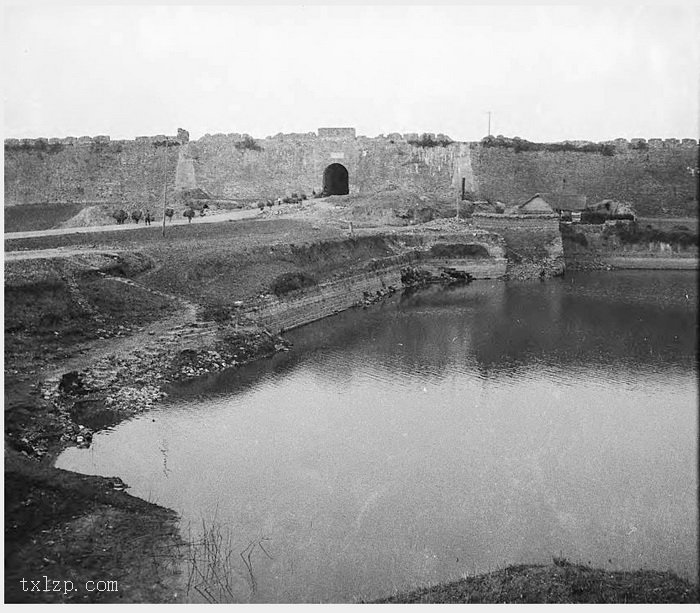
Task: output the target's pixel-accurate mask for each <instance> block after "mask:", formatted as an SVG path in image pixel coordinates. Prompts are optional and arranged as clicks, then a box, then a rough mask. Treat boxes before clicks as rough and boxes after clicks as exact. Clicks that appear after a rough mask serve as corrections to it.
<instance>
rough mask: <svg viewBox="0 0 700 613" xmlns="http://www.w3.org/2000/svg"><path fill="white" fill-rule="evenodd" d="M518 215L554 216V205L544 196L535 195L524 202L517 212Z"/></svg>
mask: <svg viewBox="0 0 700 613" xmlns="http://www.w3.org/2000/svg"><path fill="white" fill-rule="evenodd" d="M515 212H516V213H517V214H518V215H554V214H555V213H554V209H553V208H552V205H551V204H549V202H547V200H545V199H544V197H543V196H542V194H535V195H534V196H532V197H531V198H528V199H527V200H526V201H525V202H523V203H522V204H521V205H520V206H518V208H517V209H516V211H515Z"/></svg>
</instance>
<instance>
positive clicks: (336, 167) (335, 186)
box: [323, 163, 350, 196]
mask: <svg viewBox="0 0 700 613" xmlns="http://www.w3.org/2000/svg"><path fill="white" fill-rule="evenodd" d="M323 193H324V194H325V195H327V196H344V195H345V194H349V193H350V179H349V177H348V169H347V168H345V166H343V165H342V164H338V163H335V164H331V165H330V166H328V167H326V170H324V171H323Z"/></svg>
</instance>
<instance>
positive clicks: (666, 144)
mask: <svg viewBox="0 0 700 613" xmlns="http://www.w3.org/2000/svg"><path fill="white" fill-rule="evenodd" d="M319 138H321V139H341V140H347V139H352V140H355V139H363V140H377V141H390V142H395V143H402V142H403V143H410V142H417V141H420V140H421V139H428V140H432V141H436V142H439V143H449V144H452V143H454V144H460V143H461V144H465V143H464V142H462V141H453V140H452V139H451V138H450V137H449V136H448V135H446V134H441V133H439V134H434V133H432V132H423V133H418V132H407V133H405V134H400V133H398V132H392V133H390V134H386V135H385V134H379V135H378V136H372V137H368V136H357V135H356V134H355V128H319V129H318V133H316V132H298V133H288V134H283V133H282V132H279V133H277V134H275V135H274V136H266V137H264V140H268V141H269V140H278V141H285V142H289V141H308V140H316V139H319ZM246 139H253V137H252V136H250V135H249V134H247V133H238V132H232V133H228V134H224V133H222V132H218V133H215V134H205V135H204V136H202V137H201V138H200V139H199V141H202V142H211V141H224V140H227V141H228V140H230V141H236V142H238V141H243V140H246ZM254 140H263V139H254ZM164 142H168V143H169V144H186V143H187V142H189V133H188V132H187V131H186V130H182V129H179V130H178V134H177V136H167V135H165V134H156V135H155V136H137V137H136V138H134V139H133V140H116V141H113V140H112V139H111V137H110V136H108V135H105V134H100V135H97V136H78V137H76V136H64V137H59V138H45V137H39V138H21V139H20V138H6V139H5V147H6V148H10V149H14V148H23V149H39V150H41V149H46V147H47V146H49V145H53V146H55V145H64V146H87V145H92V144H94V143H97V144H101V145H105V144H109V143H120V144H122V145H124V144H128V143H139V144H149V143H154V144H162V143H164ZM485 142H486V143H492V144H494V145H496V146H498V145H499V144H501V146H511V145H514V144H516V143H518V142H520V143H530V141H527V140H526V139H521V138H519V137H517V136H516V137H513V138H510V137H505V136H503V135H502V134H499V135H498V136H495V137H494V136H490V137H486V138H484V139H482V140H481V141H480V143H481V144H484V143H485ZM475 144H476V143H475ZM532 144H536V145H541V146H544V147H545V148H546V147H552V148H557V147H561V148H571V149H572V150H581V151H586V150H587V149H594V148H596V147H601V146H605V145H607V146H611V147H614V148H615V150H617V151H628V150H632V151H634V150H646V149H676V148H680V149H692V148H694V147H697V146H698V141H697V140H696V139H694V138H683V139H678V138H665V139H662V138H649V139H645V138H632V139H629V140H628V139H625V138H616V139H613V140H606V141H598V142H596V141H589V140H564V141H557V142H549V143H532Z"/></svg>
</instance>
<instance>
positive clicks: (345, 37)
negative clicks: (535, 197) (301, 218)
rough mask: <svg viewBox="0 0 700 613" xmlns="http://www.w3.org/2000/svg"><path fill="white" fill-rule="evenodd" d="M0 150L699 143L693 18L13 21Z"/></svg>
mask: <svg viewBox="0 0 700 613" xmlns="http://www.w3.org/2000/svg"><path fill="white" fill-rule="evenodd" d="M4 17H5V18H4V51H3V55H4V60H5V61H4V79H3V81H4V87H3V93H4V98H5V100H4V104H5V113H4V123H5V129H4V132H5V134H4V136H5V137H6V138H8V137H15V138H23V137H26V138H33V137H39V136H45V137H52V136H58V137H62V136H83V135H90V136H94V135H97V134H108V135H110V136H111V137H112V138H133V137H135V136H139V135H153V134H174V133H175V132H176V130H177V128H178V127H182V128H185V129H187V130H189V131H190V135H191V137H192V138H199V137H200V136H202V135H204V134H205V133H212V134H213V133H217V132H223V133H229V132H247V133H249V134H251V135H253V136H255V137H257V138H262V137H265V136H268V135H274V134H276V133H278V132H310V131H315V130H316V129H317V128H319V127H326V126H329V127H331V126H352V127H355V128H356V129H357V133H358V134H362V135H366V136H376V135H378V134H381V133H384V134H388V133H390V132H401V133H404V132H436V133H438V132H443V133H445V134H448V135H449V136H451V137H452V138H454V139H456V140H478V139H480V138H482V137H483V136H485V135H486V133H487V130H488V115H487V112H488V111H491V112H492V123H491V131H492V133H493V134H505V135H507V136H520V137H522V138H527V139H530V140H536V141H558V140H565V139H587V140H596V141H597V140H606V139H612V138H616V137H623V138H633V137H637V136H639V137H644V138H651V137H661V138H668V137H676V138H684V137H690V138H697V137H698V115H699V114H700V108H699V100H698V98H699V88H700V47H699V44H698V41H700V12H699V9H698V7H697V6H695V7H693V6H692V4H688V3H686V4H685V5H681V6H677V7H675V8H671V7H666V6H648V7H634V6H628V7H621V6H612V7H606V6H604V5H588V6H579V7H555V6H491V7H478V6H439V7H436V6H404V7H400V6H387V5H384V6H376V5H375V6H352V7H330V6H318V5H306V6H303V7H302V6H283V7H272V6H211V7H202V6H170V7H155V6H146V7H140V6H120V7H116V6H112V7H110V6H80V7H67V6H63V7H61V6H57V7H47V6H40V7H37V6H34V7H31V6H30V7H22V6H8V7H6V9H5V16H4Z"/></svg>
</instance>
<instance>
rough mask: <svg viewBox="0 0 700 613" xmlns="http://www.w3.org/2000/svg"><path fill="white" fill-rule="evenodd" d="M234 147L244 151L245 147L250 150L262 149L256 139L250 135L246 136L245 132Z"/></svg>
mask: <svg viewBox="0 0 700 613" xmlns="http://www.w3.org/2000/svg"><path fill="white" fill-rule="evenodd" d="M234 147H236V149H238V150H239V151H245V150H246V149H249V150H250V151H262V150H263V148H262V147H261V146H260V145H258V143H257V142H256V140H255V139H254V138H252V137H251V136H248V135H247V134H246V135H245V136H244V137H243V140H240V141H238V142H237V143H236V144H235V145H234Z"/></svg>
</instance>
